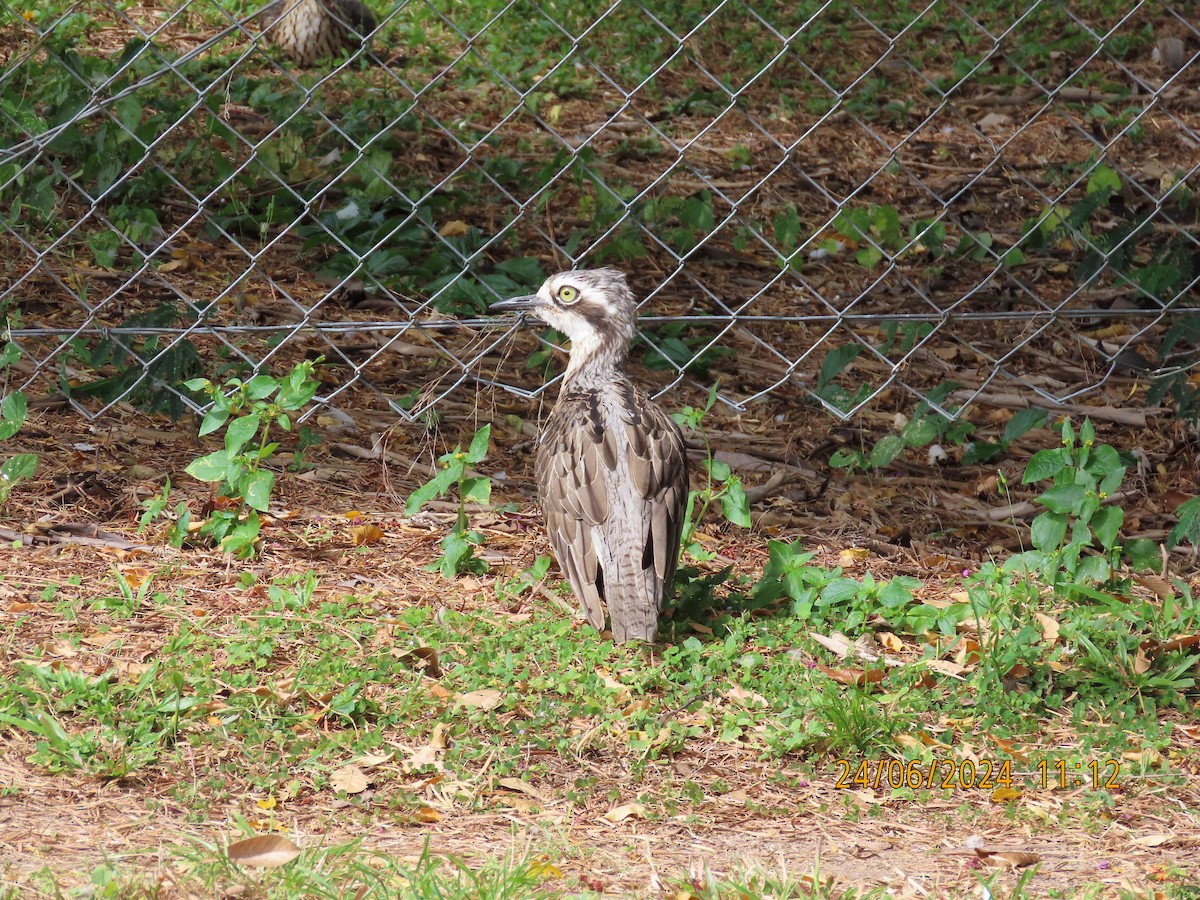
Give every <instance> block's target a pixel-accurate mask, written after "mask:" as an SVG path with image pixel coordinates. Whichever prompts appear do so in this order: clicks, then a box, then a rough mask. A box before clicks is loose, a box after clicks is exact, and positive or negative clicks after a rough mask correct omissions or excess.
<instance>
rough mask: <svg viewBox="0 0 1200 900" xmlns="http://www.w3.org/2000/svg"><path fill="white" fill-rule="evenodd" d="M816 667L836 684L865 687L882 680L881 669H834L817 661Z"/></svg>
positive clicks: (882, 672)
mask: <svg viewBox="0 0 1200 900" xmlns="http://www.w3.org/2000/svg"><path fill="white" fill-rule="evenodd" d="M817 668H818V669H820V670H821V671H822V672H824V673H825V674H826V675H828V676H829V677H830V678H832V679H833V680H834V681H836V682H837V683H838V684H848V685H854V686H855V687H865V686H866V685H868V684H878V683H879V682H881V681H883V675H884V671H883V669H865V670H864V669H834V668H832V667H830V666H824V665H821V663H817Z"/></svg>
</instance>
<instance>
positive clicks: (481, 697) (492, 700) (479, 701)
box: [455, 688, 504, 710]
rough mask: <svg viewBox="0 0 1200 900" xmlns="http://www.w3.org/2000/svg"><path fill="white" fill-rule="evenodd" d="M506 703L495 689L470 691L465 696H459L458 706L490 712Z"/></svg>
mask: <svg viewBox="0 0 1200 900" xmlns="http://www.w3.org/2000/svg"><path fill="white" fill-rule="evenodd" d="M503 701H504V695H503V694H501V693H500V692H499V691H498V690H496V689H495V688H481V689H480V690H477V691H468V692H467V693H465V694H459V695H458V700H457V701H456V703H455V705H456V706H470V707H473V708H474V709H482V710H489V709H495V708H496V707H497V706H499V705H500V704H501V703H502V702H503Z"/></svg>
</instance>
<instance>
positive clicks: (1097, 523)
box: [1001, 419, 1158, 593]
mask: <svg viewBox="0 0 1200 900" xmlns="http://www.w3.org/2000/svg"><path fill="white" fill-rule="evenodd" d="M1061 434H1062V444H1063V445H1062V446H1061V447H1057V448H1054V449H1050V450H1039V451H1038V452H1037V453H1035V454H1034V455H1033V457H1032V458H1031V459H1030V460H1029V463H1028V464H1027V465H1026V467H1025V473H1024V475H1023V476H1022V483H1023V484H1034V483H1037V482H1049V484H1048V486H1047V487H1046V488H1045V489H1044V490H1043V491H1042V493H1041V494H1039V495H1038V496H1037V497H1035V498H1034V501H1035V502H1036V503H1038V504H1040V505H1041V506H1044V507H1045V508H1046V511H1045V512H1043V513H1040V514H1039V515H1038V516H1037V517H1036V518H1035V519H1034V520H1033V523H1032V525H1031V527H1030V543H1031V544H1032V545H1033V549H1031V550H1027V551H1025V552H1024V553H1020V554H1017V555H1016V556H1013V557H1011V558H1010V559H1009V560H1007V561H1006V562H1005V564H1004V569H1005V571H1030V572H1037V573H1038V574H1039V575H1040V576H1041V577H1042V579H1043V580H1044V581H1045V582H1046V584H1048V585H1051V586H1052V587H1054V588H1055V589H1056V590H1061V591H1063V592H1064V593H1071V592H1072V591H1073V590H1074V589H1077V588H1081V587H1084V586H1088V585H1094V584H1104V585H1110V584H1111V583H1112V582H1113V581H1114V580H1115V579H1116V577H1117V571H1118V569H1119V567H1120V560H1121V554H1122V550H1124V551H1125V552H1126V553H1127V554H1128V555H1129V556H1130V558H1131V560H1132V562H1133V564H1134V566H1135V567H1141V566H1144V565H1146V564H1147V563H1148V562H1151V563H1152V562H1153V561H1154V560H1155V559H1157V557H1158V548H1157V547H1156V546H1155V545H1154V544H1153V543H1152V542H1150V541H1138V542H1131V543H1130V544H1129V545H1127V546H1125V547H1123V546H1122V544H1121V542H1120V539H1119V538H1120V530H1121V525H1122V524H1123V523H1124V521H1125V513H1124V511H1123V510H1122V509H1121V508H1120V507H1119V506H1116V505H1113V504H1108V505H1105V502H1104V501H1105V500H1106V499H1107V498H1108V497H1109V496H1110V495H1112V494H1113V493H1115V492H1116V491H1117V490H1118V489H1119V488H1120V486H1121V481H1122V480H1123V479H1124V477H1125V464H1124V462H1123V461H1122V460H1121V456H1120V454H1119V453H1117V451H1116V450H1115V449H1114V448H1113V447H1111V446H1109V445H1107V444H1096V431H1095V429H1094V428H1093V426H1092V423H1091V420H1089V419H1085V420H1084V422H1083V425H1082V426H1081V427H1080V430H1079V436H1078V439H1077V438H1076V435H1075V430H1074V429H1073V428H1072V427H1071V423H1070V421H1069V420H1067V419H1064V420H1063V423H1062V428H1061ZM1001 483H1002V486H1003V490H1004V492H1005V494H1006V495H1007V493H1008V491H1007V485H1006V483H1005V482H1004V481H1003V479H1001Z"/></svg>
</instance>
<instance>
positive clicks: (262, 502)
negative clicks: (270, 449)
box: [241, 469, 275, 512]
mask: <svg viewBox="0 0 1200 900" xmlns="http://www.w3.org/2000/svg"><path fill="white" fill-rule="evenodd" d="M274 487H275V473H274V472H271V471H268V470H266V469H259V470H258V471H257V472H253V473H251V474H250V476H249V477H248V478H247V479H246V480H245V482H244V483H243V484H242V485H241V488H242V499H243V500H245V501H246V505H247V506H249V507H251V508H253V509H257V510H259V511H260V512H266V511H267V506H268V505H269V504H270V502H271V491H272V490H273V489H274Z"/></svg>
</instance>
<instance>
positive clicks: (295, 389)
mask: <svg viewBox="0 0 1200 900" xmlns="http://www.w3.org/2000/svg"><path fill="white" fill-rule="evenodd" d="M318 362H320V359H317V360H309V361H305V362H302V363H300V364H299V365H297V366H296V367H295V368H294V369H292V371H291V372H290V373H288V374H287V375H286V376H284V377H283V378H279V379H277V378H273V377H272V376H270V375H255V376H254V377H253V378H251V379H249V380H248V381H241V380H240V379H237V378H233V379H230V380H228V381H226V382H225V384H224V385H220V386H219V385H215V384H213V383H212V382H211V381H209V380H208V379H207V378H195V379H193V380H191V381H189V382H187V384H186V387H188V388H189V389H190V390H193V391H203V392H204V393H206V394H207V395H208V396H209V397H210V398H212V406H211V407H210V408H209V410H208V412H207V413H206V414H205V416H204V419H203V421H202V422H201V423H200V436H201V437H204V436H205V435H207V434H212V433H213V432H214V431H217V430H219V429H222V428H223V429H225V446H224V447H223V448H222V449H220V450H217V451H215V452H213V453H210V454H208V455H207V456H203V457H201V458H200V459H197V460H193V461H192V462H191V463H190V464H189V465H188V467H187V468H186V469H185V471H186V472H187V473H188V474H189V475H191V476H192V477H193V478H198V479H199V480H200V481H206V482H209V483H210V484H215V485H216V486H217V488H216V496H215V499H214V506H215V507H216V508H214V509H213V511H212V514H211V515H210V516H209V518H208V520H207V521H206V522H205V523H204V525H203V526H202V527H201V528H200V534H201V535H204V536H206V537H209V538H211V539H212V540H213V541H215V542H216V544H217V545H218V546H219V547H220V548H221V549H222V550H223V551H225V552H227V553H233V554H234V555H235V556H238V557H240V558H244V557H247V556H251V555H252V554H253V553H254V547H255V541H256V540H257V539H258V534H259V530H260V528H261V526H262V521H261V519H260V517H259V514H260V513H264V512H266V511H267V506H268V504H269V503H270V500H271V492H272V491H273V490H274V487H275V473H274V472H273V471H271V470H270V469H267V468H266V467H265V464H266V463H267V462H268V461H269V460H270V458H271V457H272V456H273V455H274V454H275V451H276V450H277V449H278V448H279V444H278V443H277V442H276V441H273V440H271V439H270V437H271V431H272V429H273V428H281V429H283V430H284V431H291V430H292V420H291V416H290V415H289V414H290V413H294V412H295V411H296V410H299V409H302V408H304V407H305V406H306V405H308V403H309V402H310V401H311V400H312V398H313V397H314V396H315V395H316V392H317V388H318V387H319V386H320V382H319V381H318V380H317V379H316V378H315V377H314V375H313V367H314V366H315V365H316V364H317V363H318Z"/></svg>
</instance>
